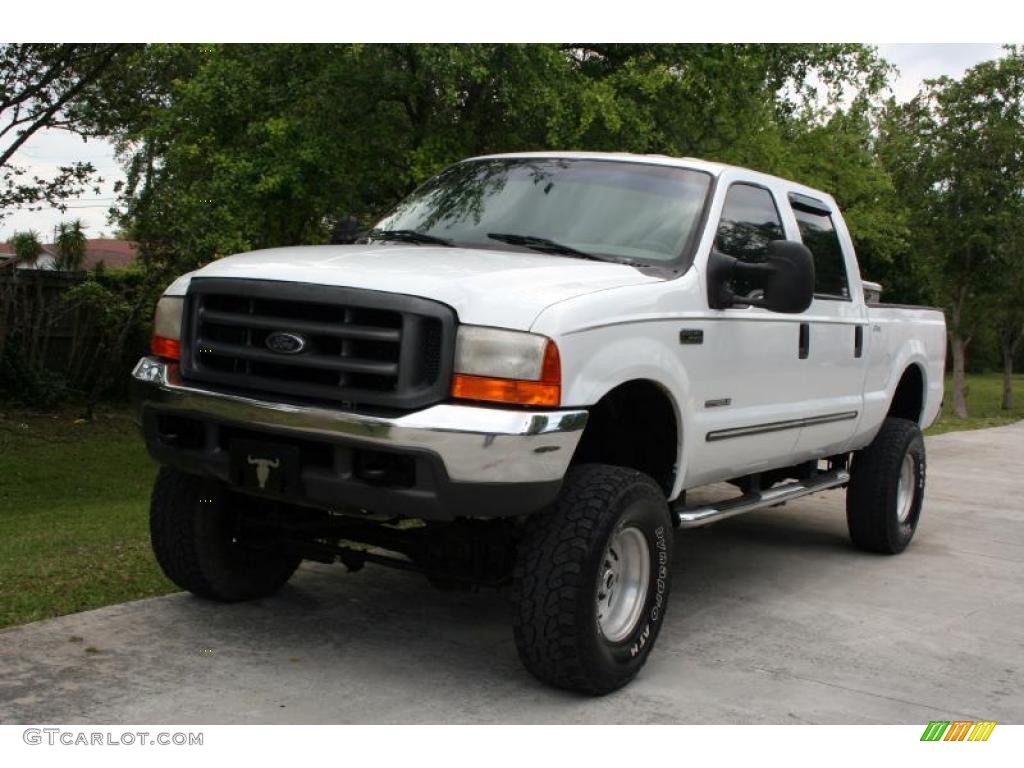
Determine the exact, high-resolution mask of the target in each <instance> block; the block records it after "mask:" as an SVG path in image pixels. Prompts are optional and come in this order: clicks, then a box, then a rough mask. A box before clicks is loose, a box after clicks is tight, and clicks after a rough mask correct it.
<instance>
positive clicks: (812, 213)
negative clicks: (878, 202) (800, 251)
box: [792, 199, 850, 299]
mask: <svg viewBox="0 0 1024 768" xmlns="http://www.w3.org/2000/svg"><path fill="white" fill-rule="evenodd" d="M792 205H793V215H794V216H796V223H797V225H798V226H799V227H800V238H801V239H802V240H803V241H804V245H806V246H807V247H808V248H810V250H811V253H812V254H814V295H815V296H817V297H819V298H825V299H849V298H850V284H849V281H848V280H847V278H846V260H845V259H844V258H843V248H842V246H841V245H840V243H839V233H838V232H836V228H835V225H834V224H833V223H832V216H831V214H829V213H828V212H826V211H824V210H822V209H820V208H815V207H813V206H811V205H805V204H803V203H801V202H800V201H799V200H798V199H793V200H792Z"/></svg>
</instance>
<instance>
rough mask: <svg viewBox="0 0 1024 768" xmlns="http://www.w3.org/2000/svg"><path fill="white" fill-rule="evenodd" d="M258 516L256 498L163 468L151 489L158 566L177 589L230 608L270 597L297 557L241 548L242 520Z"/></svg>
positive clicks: (152, 531)
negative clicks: (247, 601) (231, 491)
mask: <svg viewBox="0 0 1024 768" xmlns="http://www.w3.org/2000/svg"><path fill="white" fill-rule="evenodd" d="M259 511H260V502H259V501H257V500H255V499H249V498H247V497H244V496H240V495H232V494H230V493H228V491H227V490H226V489H225V488H224V486H223V485H221V484H220V483H218V482H216V481H213V480H209V479H206V478H201V477H196V476H194V475H188V474H185V473H183V472H178V471H177V470H174V469H169V468H167V467H164V468H163V469H161V470H160V474H159V475H157V479H156V484H155V485H154V486H153V495H152V498H151V501H150V514H149V532H150V540H151V541H152V544H153V553H154V554H155V555H156V559H157V562H158V563H159V564H160V567H161V568H162V569H163V572H164V573H165V574H166V575H167V578H169V579H170V580H171V581H173V582H174V583H175V584H177V585H178V586H179V587H181V588H182V589H187V590H188V591H189V592H191V593H193V594H194V595H198V596H199V597H204V598H207V599H209V600H217V601H219V602H227V603H230V602H238V601H241V600H254V599H257V598H261V597H267V596H269V595H272V594H273V593H274V592H276V591H277V590H278V589H280V588H281V587H282V586H283V585H284V584H285V582H287V581H288V579H289V578H291V575H292V574H293V573H294V572H295V569H296V568H298V567H299V563H300V562H302V558H301V557H299V556H298V555H292V554H287V553H285V552H281V551H279V550H275V549H273V548H272V547H266V548H258V547H253V546H243V545H242V544H241V543H240V541H239V531H240V523H241V522H242V516H243V515H246V514H251V515H253V516H255V515H257V514H258V513H259ZM252 543H255V542H252Z"/></svg>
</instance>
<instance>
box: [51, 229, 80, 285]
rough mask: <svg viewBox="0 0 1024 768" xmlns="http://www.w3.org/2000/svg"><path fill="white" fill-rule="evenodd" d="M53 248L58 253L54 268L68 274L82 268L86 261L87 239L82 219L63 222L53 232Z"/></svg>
mask: <svg viewBox="0 0 1024 768" xmlns="http://www.w3.org/2000/svg"><path fill="white" fill-rule="evenodd" d="M53 246H54V250H55V251H56V258H55V263H54V266H55V268H56V269H60V270H64V271H67V272H76V271H78V270H79V269H81V268H82V262H83V261H84V260H85V249H86V238H85V228H84V227H83V226H82V220H81V219H75V220H74V221H72V222H70V223H68V222H61V223H60V224H58V225H57V227H56V229H55V230H54V232H53Z"/></svg>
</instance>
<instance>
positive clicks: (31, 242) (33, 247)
mask: <svg viewBox="0 0 1024 768" xmlns="http://www.w3.org/2000/svg"><path fill="white" fill-rule="evenodd" d="M8 243H10V245H11V247H12V248H13V249H14V259H15V261H17V262H18V263H19V264H31V263H32V262H34V261H35V260H36V259H37V258H38V257H39V255H40V254H41V253H42V252H43V244H42V242H41V241H40V240H39V233H38V232H36V231H34V230H28V231H26V232H15V233H14V235H12V236H11V239H10V240H8Z"/></svg>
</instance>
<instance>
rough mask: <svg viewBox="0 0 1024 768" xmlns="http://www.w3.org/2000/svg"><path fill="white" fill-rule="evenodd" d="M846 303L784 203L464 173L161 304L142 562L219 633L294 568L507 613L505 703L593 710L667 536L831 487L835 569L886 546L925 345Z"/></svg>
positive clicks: (819, 243) (572, 160) (666, 164)
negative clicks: (842, 531) (392, 572)
mask: <svg viewBox="0 0 1024 768" xmlns="http://www.w3.org/2000/svg"><path fill="white" fill-rule="evenodd" d="M868 286H869V288H870V289H871V292H872V293H873V294H875V295H874V296H872V297H870V298H871V300H872V301H873V302H874V301H877V291H878V287H877V286H872V285H871V284H868ZM865 294H866V288H865V284H864V283H862V281H861V277H860V273H859V271H858V267H857V261H856V258H855V256H854V251H853V247H852V244H851V241H850V236H849V234H848V233H847V230H846V226H845V225H844V223H843V219H842V216H841V215H840V212H839V210H838V208H837V207H836V204H835V202H834V201H833V200H832V198H831V197H829V196H828V195H826V194H824V193H822V192H819V191H817V190H814V189H809V188H807V187H804V186H801V185H800V184H796V183H793V182H790V181H785V180H782V179H779V178H774V177H771V176H766V175H763V174H760V173H755V172H753V171H748V170H744V169H742V168H734V167H730V166H725V165H718V164H714V163H708V162H702V161H699V160H692V159H685V158H684V159H675V158H669V157H661V156H636V155H624V154H590V153H586V154H584V153H529V154H514V155H500V156H489V157H481V158H474V159H471V160H466V161H464V162H461V163H458V164H456V165H454V166H452V167H450V168H448V169H447V170H445V171H443V172H442V173H440V174H439V175H438V176H436V177H434V178H433V179H431V180H429V181H428V182H426V183H425V184H423V185H422V186H421V187H420V188H419V189H417V190H416V191H415V192H413V193H412V194H411V195H410V196H409V197H408V198H407V199H406V200H404V201H403V202H402V203H400V204H399V205H398V206H397V207H396V208H395V210H394V211H393V212H392V213H391V214H389V215H388V216H387V217H385V218H384V219H383V220H381V221H380V222H379V223H378V224H377V225H376V227H375V228H374V229H372V230H370V231H369V232H368V233H367V234H366V236H365V238H364V239H363V240H362V241H361V242H359V243H356V244H351V245H333V246H308V247H294V248H276V249H271V250H264V251H257V252H254V253H246V254H240V255H236V256H230V257H228V258H223V259H220V260H217V261H214V262H213V263H210V264H208V265H206V266H205V267H203V268H202V269H199V270H197V271H195V272H192V273H190V274H187V275H184V276H182V277H181V278H179V279H178V280H176V281H175V282H174V283H173V284H172V285H171V286H170V287H169V288H168V289H167V291H166V293H165V294H164V296H163V298H162V299H161V300H160V302H159V305H158V307H157V312H156V318H155V327H154V337H153V344H152V355H151V356H148V357H145V358H143V359H142V360H140V361H139V363H138V365H137V366H136V368H135V370H134V373H133V376H134V379H135V382H136V384H135V386H136V391H137V400H138V407H139V420H140V424H141V426H142V429H143V432H144V435H145V438H146V443H147V446H148V448H149V451H150V452H151V454H152V455H153V457H154V458H155V459H156V460H157V461H158V462H159V463H160V464H162V465H163V468H162V469H161V471H160V474H159V477H158V479H157V481H156V486H155V488H154V491H153V498H152V508H151V532H152V541H153V547H154V550H155V552H156V557H157V559H158V561H159V563H160V565H161V566H162V568H163V569H164V571H165V572H166V573H167V575H168V576H169V577H170V578H171V579H172V580H173V581H174V582H175V583H177V584H179V585H180V586H181V587H183V588H184V589H188V590H191V591H192V592H194V593H195V594H197V595H200V596H202V597H206V598H210V599H213V600H221V601H234V600H245V599H250V598H259V597H264V596H266V595H269V594H271V593H272V592H274V591H275V590H277V589H278V588H279V587H281V586H282V585H283V584H284V583H285V582H286V581H287V580H288V579H289V577H290V576H291V575H292V573H293V572H294V571H295V569H296V568H297V567H298V565H299V563H300V562H301V561H302V560H303V559H312V560H317V561H322V562H334V561H338V560H340V561H341V562H342V563H344V564H345V565H346V566H348V567H349V568H351V569H355V568H359V567H361V566H362V565H364V564H365V563H367V562H370V563H379V564H384V565H390V566H395V567H399V568H407V569H411V570H417V571H421V572H423V573H425V574H426V575H427V577H428V578H429V579H430V580H431V582H432V583H434V584H435V585H437V586H439V587H442V588H459V587H467V586H468V587H475V586H479V585H490V586H498V587H500V586H503V585H509V586H510V587H511V595H512V598H513V601H514V605H515V620H514V636H515V641H516V646H517V648H518V650H519V654H520V657H521V658H522V660H523V662H524V664H525V666H526V667H527V668H528V669H529V671H530V672H532V673H533V674H534V675H535V676H536V677H538V678H539V679H540V680H542V681H545V682H547V683H550V684H553V685H556V686H560V687H563V688H567V689H572V690H577V691H582V692H586V693H591V694H602V693H607V692H609V691H612V690H615V689H616V688H618V687H620V686H622V685H624V684H625V683H626V682H628V681H629V680H630V679H631V678H632V677H633V676H634V675H636V673H637V672H638V671H639V669H640V668H641V666H642V665H643V664H644V661H645V660H646V658H647V656H648V654H649V653H650V651H651V648H652V647H653V646H654V642H655V638H656V637H657V635H658V631H659V629H660V627H661V624H662V621H663V617H664V615H665V610H666V609H667V607H668V604H669V598H668V595H669V586H670V584H671V580H672V575H673V569H672V554H673V546H672V541H673V536H674V534H676V533H677V531H678V530H679V529H686V528H690V527H694V526H699V525H705V524H708V523H713V522H715V521H716V520H721V519H722V518H724V517H728V516H731V515H735V514H739V513H742V512H746V511H749V510H753V509H759V508H763V507H769V506H774V505H778V504H782V503H784V502H785V501H787V500H790V499H794V498H797V497H799V496H803V495H806V494H809V493H813V492H815V491H821V490H825V489H828V488H839V487H845V488H846V489H847V490H846V499H847V503H846V509H847V521H848V525H849V531H850V535H851V538H852V540H853V543H854V544H855V545H856V546H858V547H860V548H861V549H864V550H868V551H871V552H881V553H897V552H900V551H902V550H903V549H904V548H905V547H906V546H907V544H908V543H909V542H910V539H911V537H912V536H913V535H914V530H915V528H916V526H917V524H918V520H919V517H920V514H921V504H922V500H923V492H924V484H925V449H924V442H923V440H922V437H921V429H923V428H924V427H926V426H928V425H929V424H930V423H931V422H932V421H933V420H934V419H935V417H936V415H937V413H938V411H939V406H940V402H941V400H942V386H943V365H944V359H945V327H944V321H943V316H942V314H941V313H940V312H938V311H935V310H931V309H924V308H915V307H895V306H887V305H882V304H877V303H867V301H866V300H865ZM722 481H727V482H728V483H731V484H732V485H733V486H735V487H736V489H737V491H736V493H735V495H734V497H732V498H727V499H726V500H725V501H721V502H716V503H711V504H709V503H704V504H696V503H687V492H688V491H690V490H691V489H694V488H696V487H698V486H705V485H709V484H713V483H719V482H722ZM691 495H692V494H691Z"/></svg>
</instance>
